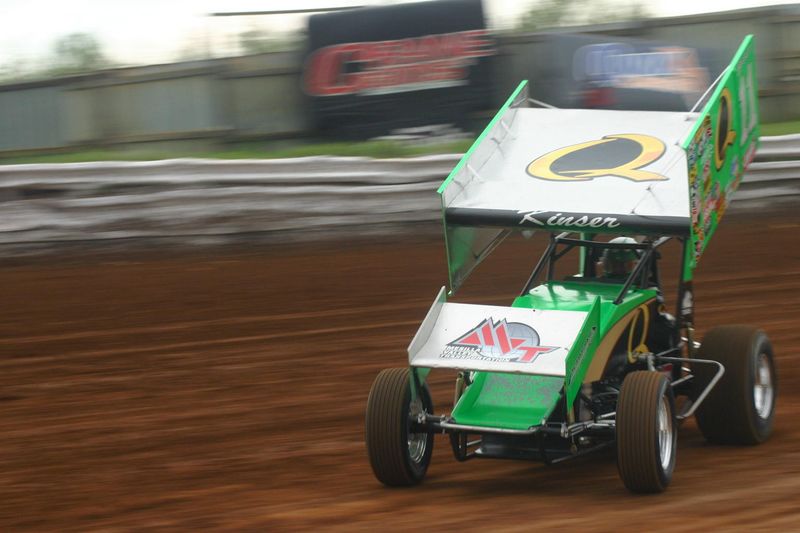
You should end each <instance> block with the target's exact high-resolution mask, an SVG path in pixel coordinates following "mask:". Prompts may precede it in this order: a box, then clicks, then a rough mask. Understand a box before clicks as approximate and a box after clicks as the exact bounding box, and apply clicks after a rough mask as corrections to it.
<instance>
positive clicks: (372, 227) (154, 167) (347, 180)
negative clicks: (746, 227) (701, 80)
mask: <svg viewBox="0 0 800 533" xmlns="http://www.w3.org/2000/svg"><path fill="white" fill-rule="evenodd" d="M460 157H461V156H460V155H459V154H452V155H439V156H427V157H419V158H413V159H388V160H380V159H368V158H357V157H308V158H298V159H283V160H242V161H220V160H203V159H176V160H168V161H153V162H135V163H131V162H105V163H72V164H58V165H52V164H48V165H8V166H0V209H2V213H3V217H2V218H0V244H6V245H14V244H36V243H52V242H76V241H102V240H112V239H131V238H179V239H181V240H187V241H191V240H192V239H193V238H200V239H202V238H208V237H218V238H224V239H233V238H241V237H242V236H252V235H256V234H258V235H259V236H261V237H264V236H266V237H269V236H279V237H282V238H285V237H286V236H287V235H289V236H293V237H296V236H305V237H308V238H311V239H325V238H327V237H329V235H330V232H331V231H337V232H342V231H344V232H347V233H348V234H351V235H355V234H370V233H380V232H387V231H398V230H403V229H404V228H405V229H407V228H408V227H409V225H410V224H411V225H413V224H417V223H420V222H427V223H435V222H437V221H438V220H439V218H440V216H441V215H440V206H439V201H438V196H437V195H436V194H435V192H434V191H435V190H436V188H437V187H438V186H439V184H440V183H441V182H442V180H443V179H444V178H445V177H446V176H447V174H448V173H449V172H450V170H451V169H452V168H453V166H454V165H455V164H456V162H457V161H458V160H459V158H460ZM765 159H769V160H765ZM776 198H780V199H782V200H787V201H792V202H797V201H798V199H799V198H800V135H793V136H786V137H771V138H769V137H768V138H764V139H762V149H761V151H760V152H759V154H758V155H757V160H756V162H754V163H753V164H752V165H751V167H750V169H749V170H748V173H747V174H746V175H745V178H744V180H743V183H742V185H741V186H740V191H739V192H738V193H737V194H736V197H735V201H734V203H733V207H732V209H734V210H735V209H747V208H750V207H762V206H763V205H764V204H765V203H772V202H774V201H775V199H776ZM431 226H433V224H431ZM2 253H3V248H0V254H2Z"/></svg>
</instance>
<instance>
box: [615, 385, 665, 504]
mask: <svg viewBox="0 0 800 533" xmlns="http://www.w3.org/2000/svg"><path fill="white" fill-rule="evenodd" d="M677 443H678V428H677V424H676V423H675V400H674V398H673V396H672V387H670V384H669V380H668V379H667V378H666V377H665V376H664V375H662V374H661V373H659V372H644V371H638V372H631V373H630V374H628V375H627V376H625V381H623V383H622V389H621V390H620V393H619V400H618V401H617V468H618V470H619V475H620V478H622V482H623V483H625V486H626V487H627V488H628V490H630V491H631V492H640V493H653V492H662V491H664V489H666V488H667V486H668V485H669V483H670V481H671V480H672V472H673V471H674V470H675V455H676V452H677V448H678V447H677Z"/></svg>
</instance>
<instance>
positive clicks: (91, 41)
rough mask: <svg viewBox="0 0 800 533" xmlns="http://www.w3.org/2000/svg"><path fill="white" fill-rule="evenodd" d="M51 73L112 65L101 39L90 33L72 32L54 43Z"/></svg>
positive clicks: (79, 71)
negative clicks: (104, 51)
mask: <svg viewBox="0 0 800 533" xmlns="http://www.w3.org/2000/svg"><path fill="white" fill-rule="evenodd" d="M51 64H52V68H51V69H50V70H51V74H53V75H65V74H80V73H83V72H91V71H94V70H100V69H102V68H107V67H109V66H110V63H109V61H108V59H107V58H106V56H105V54H104V53H103V47H102V46H101V44H100V41H98V40H97V38H96V37H95V36H94V35H91V34H89V33H71V34H69V35H64V36H63V37H60V38H59V39H57V40H56V42H55V44H54V45H53V52H52V61H51Z"/></svg>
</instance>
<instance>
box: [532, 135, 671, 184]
mask: <svg viewBox="0 0 800 533" xmlns="http://www.w3.org/2000/svg"><path fill="white" fill-rule="evenodd" d="M665 151H666V146H665V145H664V142H663V141H661V140H660V139H657V138H656V137H652V136H650V135H643V134H636V133H620V134H615V135H606V136H604V137H603V138H601V139H596V140H593V141H586V142H582V143H578V144H573V145H570V146H565V147H563V148H559V149H557V150H553V151H552V152H548V153H546V154H544V155H542V156H540V157H538V158H536V159H534V160H533V161H531V163H530V164H529V165H528V167H527V168H526V172H527V173H528V175H529V176H531V177H534V178H538V179H543V180H549V181H568V182H569V181H588V180H592V179H595V178H599V177H605V176H615V177H618V178H625V179H627V180H630V181H663V180H666V179H669V178H667V177H666V176H663V175H661V174H657V173H655V172H650V171H647V170H642V169H643V168H644V167H646V166H648V165H650V164H651V163H653V162H655V161H657V160H658V159H660V158H661V156H662V155H664V152H665Z"/></svg>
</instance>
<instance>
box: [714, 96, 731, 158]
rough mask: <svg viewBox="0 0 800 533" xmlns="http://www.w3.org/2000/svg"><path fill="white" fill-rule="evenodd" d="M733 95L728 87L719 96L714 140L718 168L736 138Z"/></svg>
mask: <svg viewBox="0 0 800 533" xmlns="http://www.w3.org/2000/svg"><path fill="white" fill-rule="evenodd" d="M732 103H733V97H732V96H731V91H730V89H728V88H727V87H725V88H724V89H723V90H722V94H721V95H720V97H719V112H718V113H717V123H716V132H717V133H716V139H715V142H714V166H716V168H717V170H720V169H721V168H722V165H724V164H725V151H726V149H727V148H728V146H730V145H732V144H733V141H734V140H736V132H735V131H734V130H733V110H732Z"/></svg>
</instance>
